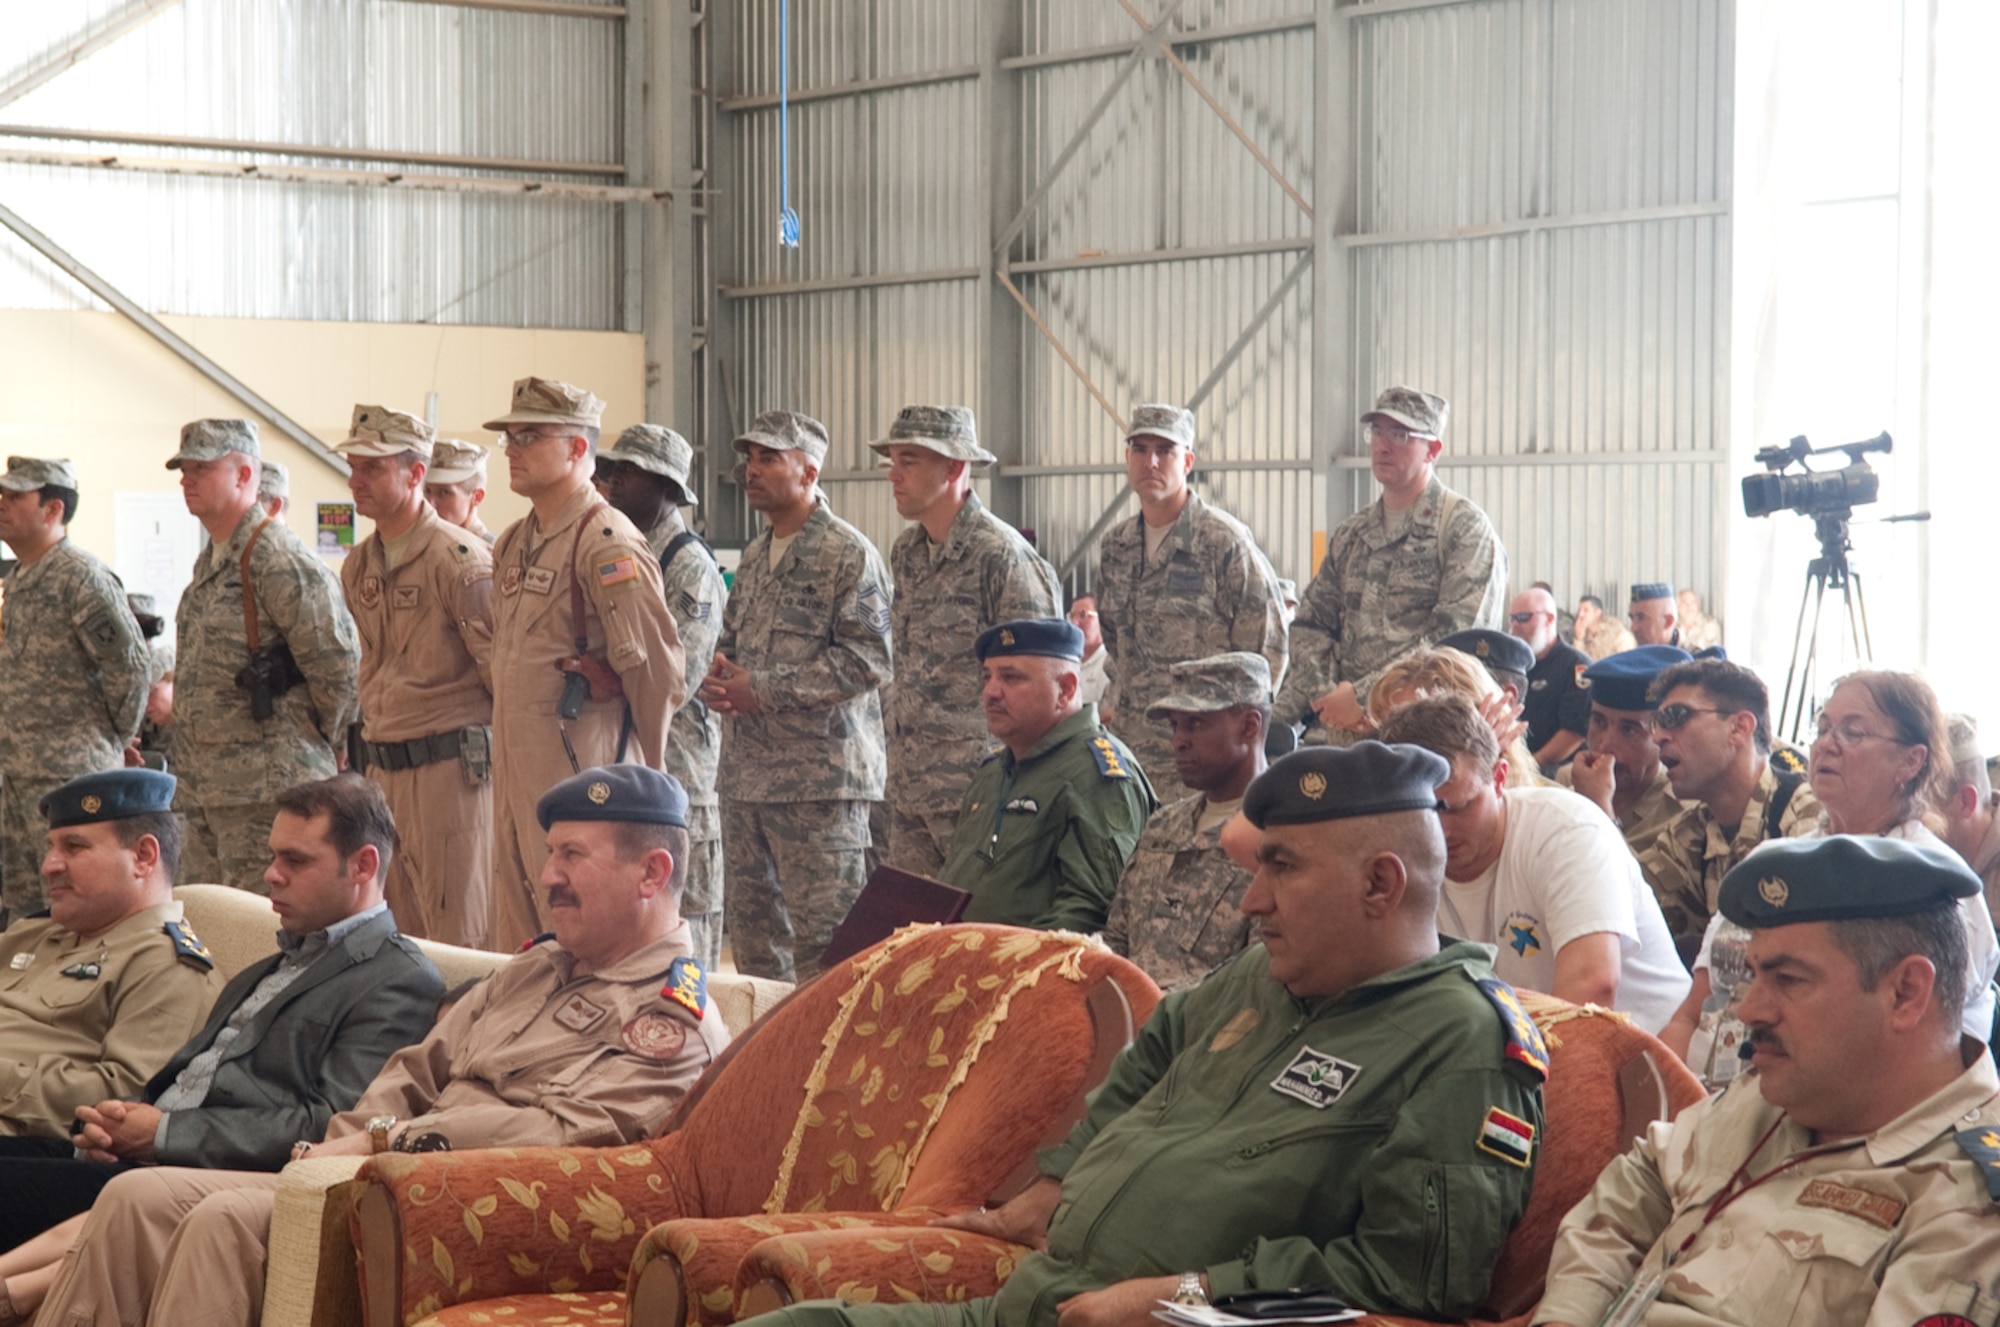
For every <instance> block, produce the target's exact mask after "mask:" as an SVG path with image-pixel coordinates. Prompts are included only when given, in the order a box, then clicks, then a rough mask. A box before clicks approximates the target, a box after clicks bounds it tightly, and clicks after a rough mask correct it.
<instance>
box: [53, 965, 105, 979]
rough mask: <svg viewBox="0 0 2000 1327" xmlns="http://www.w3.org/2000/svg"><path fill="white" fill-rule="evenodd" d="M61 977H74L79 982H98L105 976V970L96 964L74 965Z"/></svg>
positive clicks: (64, 971)
mask: <svg viewBox="0 0 2000 1327" xmlns="http://www.w3.org/2000/svg"><path fill="white" fill-rule="evenodd" d="M60 975H62V976H65V977H74V978H76V979H77V980H78V981H96V980H97V979H98V978H99V977H101V976H103V975H104V969H103V968H102V967H101V966H99V965H98V964H96V963H72V964H70V965H69V966H68V967H66V968H64V969H63V970H62V972H61V974H60Z"/></svg>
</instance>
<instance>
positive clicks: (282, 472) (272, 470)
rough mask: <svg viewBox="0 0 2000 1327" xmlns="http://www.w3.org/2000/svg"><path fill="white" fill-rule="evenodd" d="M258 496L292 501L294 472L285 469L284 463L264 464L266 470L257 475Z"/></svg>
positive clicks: (270, 462) (266, 462)
mask: <svg viewBox="0 0 2000 1327" xmlns="http://www.w3.org/2000/svg"><path fill="white" fill-rule="evenodd" d="M257 496H258V497H260V498H282V499H284V500H285V501H287V502H289V501H291V498H292V472H291V471H290V470H287V469H286V468H285V463H284V462H283V461H270V460H267V461H265V462H264V468H263V469H262V470H260V471H259V472H258V473H257Z"/></svg>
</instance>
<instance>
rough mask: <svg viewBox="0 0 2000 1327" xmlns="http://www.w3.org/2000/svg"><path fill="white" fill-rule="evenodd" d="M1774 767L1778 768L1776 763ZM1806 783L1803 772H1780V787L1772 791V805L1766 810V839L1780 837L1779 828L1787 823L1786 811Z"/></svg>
mask: <svg viewBox="0 0 2000 1327" xmlns="http://www.w3.org/2000/svg"><path fill="white" fill-rule="evenodd" d="M1772 767H1773V768H1774V769H1775V768H1776V764H1775V762H1773V766H1772ZM1805 781H1806V776H1805V774H1804V773H1803V772H1802V771H1799V770H1779V771H1778V786H1777V787H1776V788H1773V789H1772V790H1771V803H1770V805H1769V806H1766V807H1765V808H1764V837H1765V838H1767V839H1775V838H1777V837H1778V831H1779V826H1781V825H1783V824H1784V823H1785V811H1786V810H1787V809H1788V808H1789V807H1790V806H1791V804H1792V794H1793V793H1795V792H1797V791H1798V790H1799V785H1800V784H1802V783H1804V782H1805Z"/></svg>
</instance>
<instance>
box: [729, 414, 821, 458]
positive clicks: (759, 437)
mask: <svg viewBox="0 0 2000 1327" xmlns="http://www.w3.org/2000/svg"><path fill="white" fill-rule="evenodd" d="M733 445H734V446H735V448H736V450H737V451H738V452H741V453H742V454H743V455H745V456H748V455H749V454H750V448H751V447H752V446H757V447H769V448H771V449H772V450H773V451H780V452H804V453H805V454H806V455H807V456H810V457H811V458H812V460H813V464H815V465H817V464H819V463H820V462H821V461H824V460H825V459H826V449H827V448H828V447H829V446H831V445H832V444H831V442H830V440H829V439H828V438H827V433H826V425H824V424H822V423H820V422H819V421H818V420H817V419H814V418H813V417H812V416H811V415H802V414H800V413H799V412H798V411H796V410H766V411H765V412H764V413H763V414H761V415H759V416H757V418H756V419H755V420H754V421H752V422H751V425H750V427H749V429H748V430H747V431H745V432H744V433H742V434H740V435H738V436H737V438H736V440H735V443H734V444H733Z"/></svg>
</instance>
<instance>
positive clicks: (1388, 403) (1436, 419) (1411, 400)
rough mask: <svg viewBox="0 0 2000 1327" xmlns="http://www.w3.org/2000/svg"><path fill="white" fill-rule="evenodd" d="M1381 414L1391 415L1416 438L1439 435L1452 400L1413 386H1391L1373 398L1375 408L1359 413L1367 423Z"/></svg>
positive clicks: (1447, 417) (1449, 414)
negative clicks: (1363, 413) (1421, 390)
mask: <svg viewBox="0 0 2000 1327" xmlns="http://www.w3.org/2000/svg"><path fill="white" fill-rule="evenodd" d="M1377 415H1380V416H1381V417H1382V418H1384V419H1393V420H1395V421H1396V422H1397V423H1398V424H1401V425H1402V426H1403V427H1404V428H1406V429H1408V430H1409V431H1410V436H1411V437H1415V438H1442V437H1443V436H1444V426H1445V421H1447V420H1449V419H1450V418H1451V402H1449V401H1447V400H1445V399H1444V398H1443V397H1442V396H1436V395H1433V394H1432V393H1430V392H1420V391H1418V390H1417V389H1416V388H1414V387H1391V388H1389V389H1388V390H1386V391H1384V392H1383V393H1382V394H1381V395H1380V396H1378V397H1376V398H1375V408H1374V409H1373V410H1370V411H1369V412H1368V413H1367V414H1365V415H1363V416H1362V417H1361V422H1362V423H1364V424H1366V423H1367V422H1368V421H1369V420H1371V419H1374V418H1375V417H1376V416H1377Z"/></svg>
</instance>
